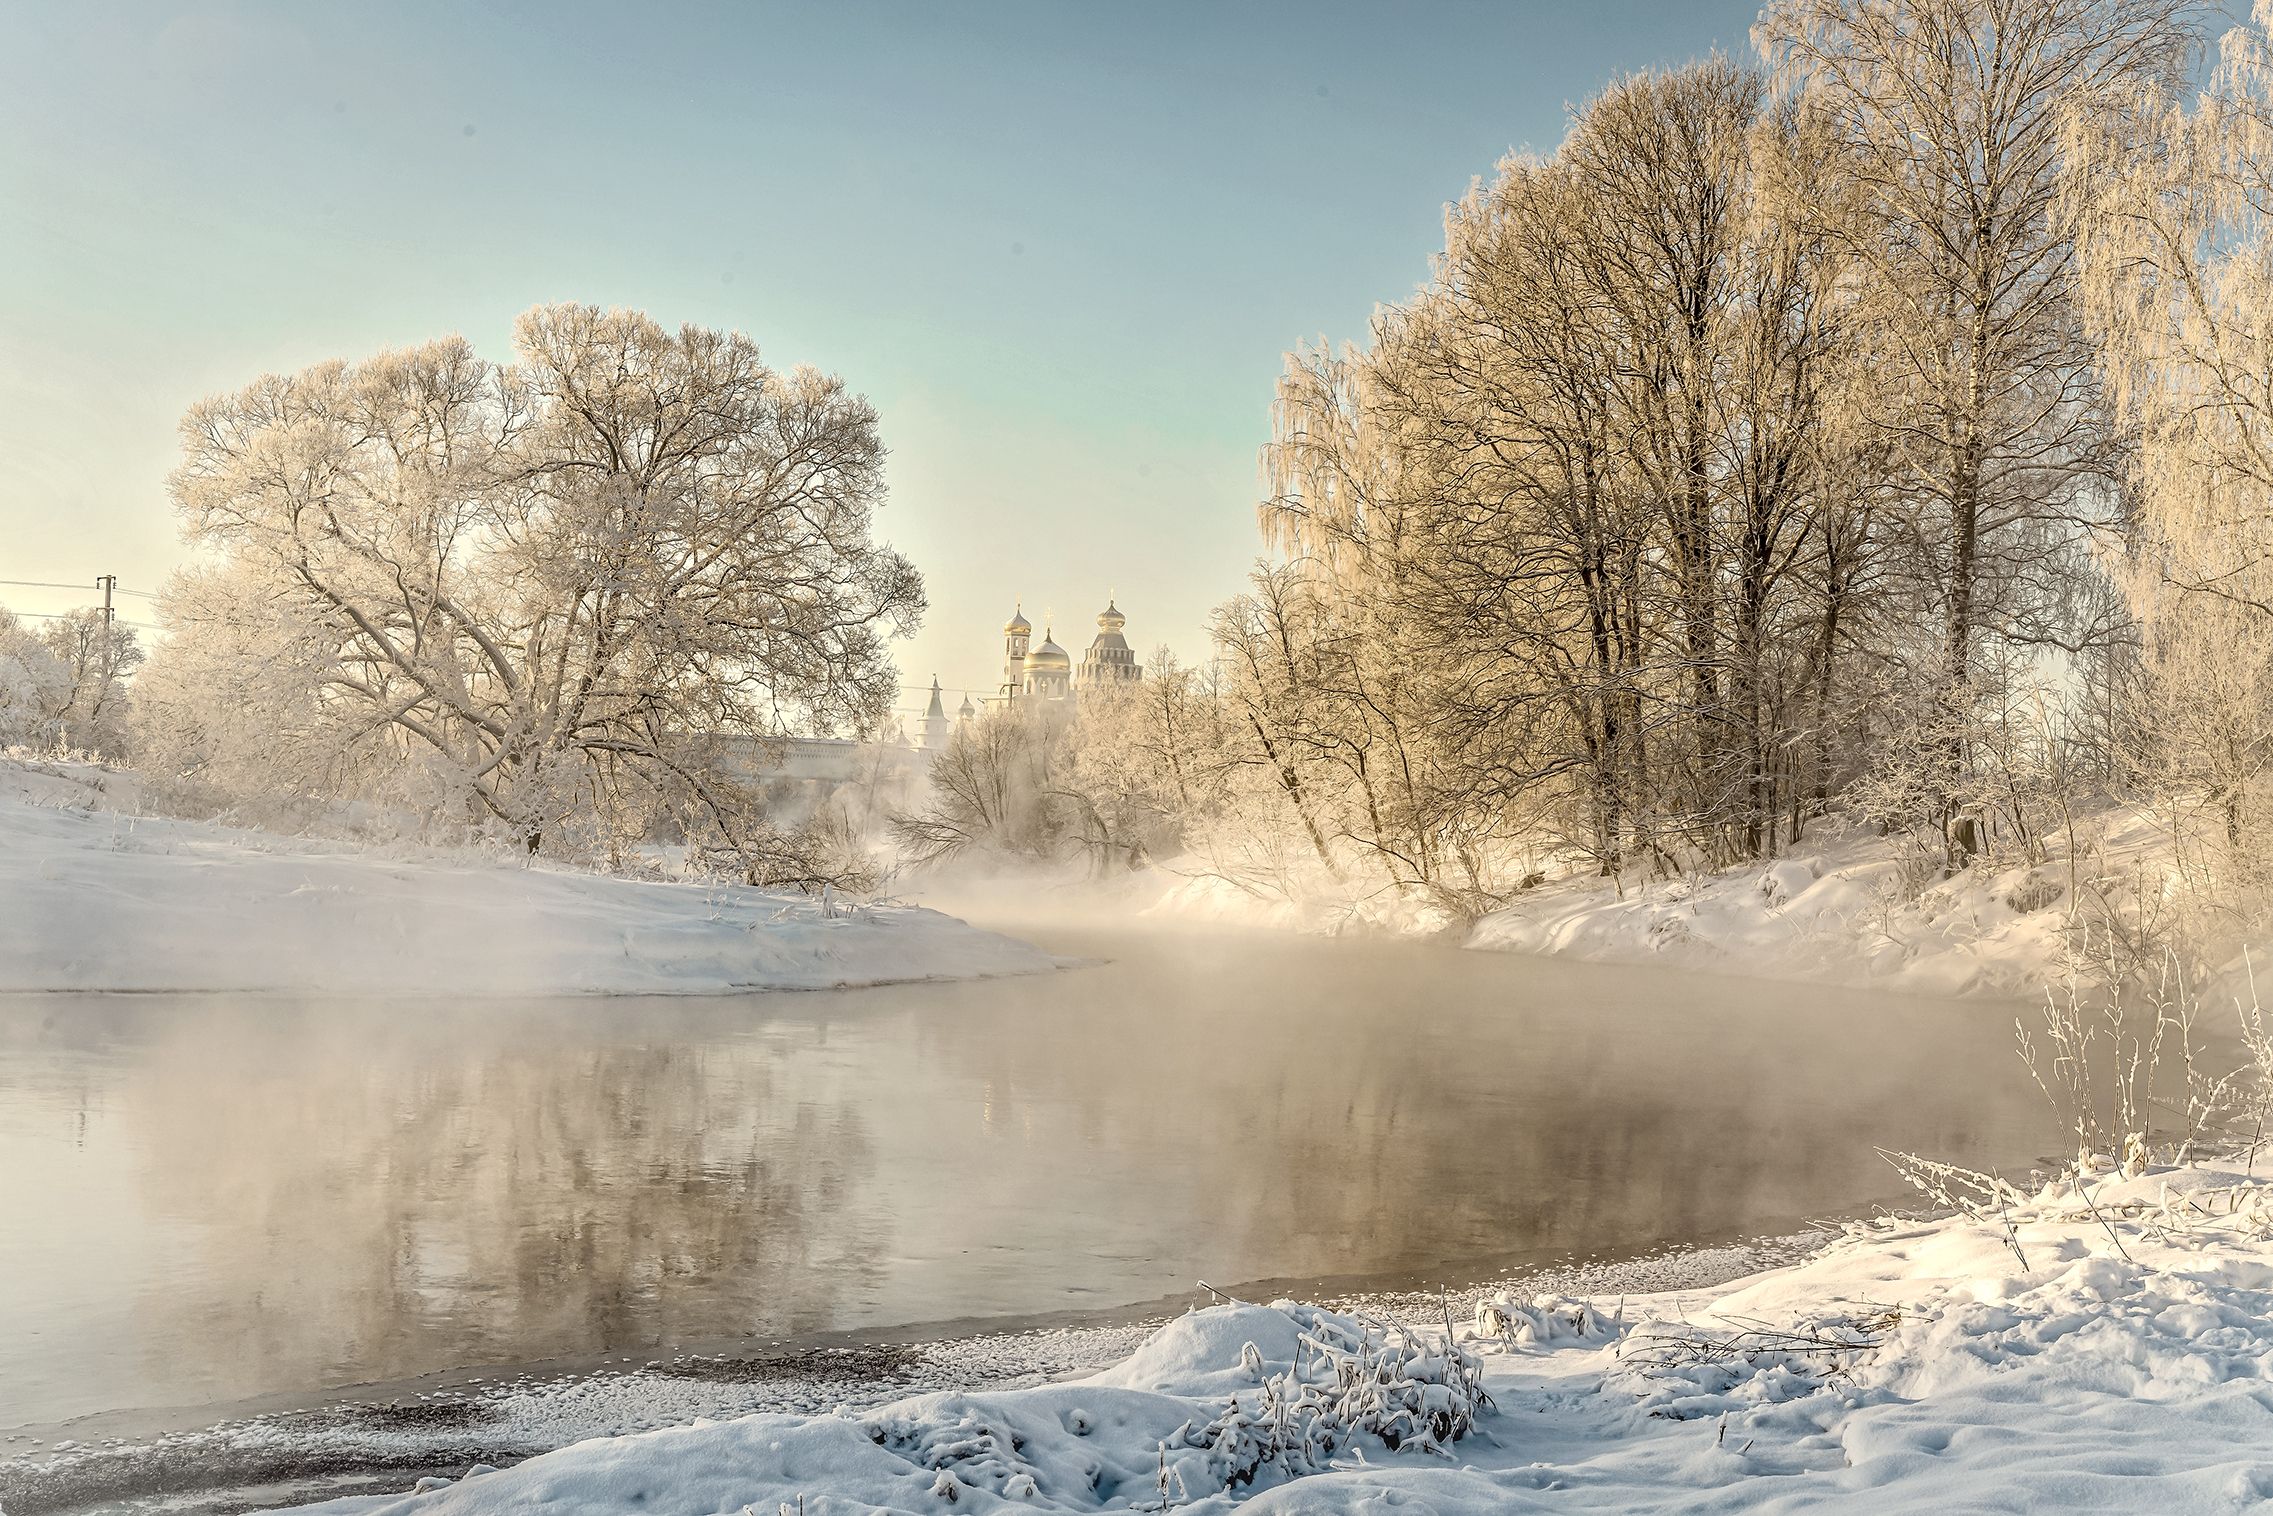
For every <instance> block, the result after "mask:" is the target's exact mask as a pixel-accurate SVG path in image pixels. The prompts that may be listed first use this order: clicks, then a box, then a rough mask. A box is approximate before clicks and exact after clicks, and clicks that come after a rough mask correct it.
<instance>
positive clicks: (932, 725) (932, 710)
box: [923, 674, 968, 753]
mask: <svg viewBox="0 0 2273 1516" xmlns="http://www.w3.org/2000/svg"><path fill="white" fill-rule="evenodd" d="M965 703H966V704H968V702H965ZM948 731H949V727H948V724H947V703H946V701H944V700H943V699H941V698H940V690H939V676H938V675H937V674H934V675H932V676H931V705H930V707H929V708H928V709H927V710H925V711H924V713H923V747H924V751H925V752H927V753H936V752H938V751H939V750H940V749H941V748H943V747H945V746H947V733H948Z"/></svg>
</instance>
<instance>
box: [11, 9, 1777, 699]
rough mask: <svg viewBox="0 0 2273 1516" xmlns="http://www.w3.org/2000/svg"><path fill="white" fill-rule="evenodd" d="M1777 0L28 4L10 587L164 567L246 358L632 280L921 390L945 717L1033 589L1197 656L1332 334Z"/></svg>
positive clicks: (905, 426) (887, 527)
mask: <svg viewBox="0 0 2273 1516" xmlns="http://www.w3.org/2000/svg"><path fill="white" fill-rule="evenodd" d="M1755 8H1756V0H1654V3H1653V0H1583V3H1564V0H1502V3H1498V4H1381V5H1367V6H1359V5H1344V4H1331V3H1322V0H1310V3H1271V4H1262V3H1224V4H1170V3H1144V4H1136V3H1128V4H1119V5H1113V6H1106V5H1102V4H1072V3H1065V4H1027V3H1006V0H1002V3H998V0H988V3H973V4H956V5H948V4H886V3H860V0H849V3H839V4H812V5H796V6H789V5H755V4H750V5H717V6H707V5H661V4H657V5H634V4H630V3H625V4H620V5H613V6H599V5H570V4H522V3H515V0H496V3H486V4H468V5H463V6H440V5H424V4H412V3H396V0H388V3H376V0H374V3H368V4H362V5H355V6H348V5H315V4H282V3H277V4H251V3H176V4H160V3H152V4H141V5H111V4H101V3H88V0H71V3H54V0H0V37H5V38H6V39H7V43H6V46H5V47H4V48H0V580H59V581H65V582H69V583H74V584H77V583H85V582H88V581H90V580H91V579H92V578H93V577H94V576H95V575H96V574H99V573H116V574H118V575H119V577H120V580H121V582H122V583H123V584H124V585H126V586H128V587H129V588H133V589H140V590H153V589H156V588H157V587H158V586H159V585H160V584H161V583H162V582H163V580H164V577H165V575H166V574H167V573H168V572H169V571H170V570H171V569H172V568H173V567H174V566H175V565H176V564H177V563H179V562H180V561H181V558H182V556H183V550H182V548H181V546H180V544H179V542H178V539H177V537H176V533H175V524H174V519H173V514H172V510H171V508H170V507H169V505H168V504H167V502H166V498H165V489H164V480H165V475H166V472H167V470H168V469H169V468H170V467H171V466H172V462H173V448H174V439H173V427H174V422H175V420H176V419H177V418H178V417H179V416H180V414H181V412H182V411H183V409H184V408H185V407H186V406H187V405H188V404H189V403H190V402H191V401H193V400H194V399H196V398H197V397H198V396H200V395H202V394H207V393H211V392H213V391H216V390H221V389H226V388H234V387H236V386H238V385H241V384H243V383H246V382H247V381H249V380H250V379H252V378H253V377H254V376H256V375H257V374H259V373H261V372H263V371H272V370H290V369H294V368H298V367H300V366H303V365H305V364H309V363H313V362H316V361H318V360H321V359H324V358H329V357H335V356H336V357H348V356H356V355H361V354H364V353H368V352H370V351H372V350H374V349H376V348H379V347H382V346H387V345H393V344H402V343H409V342H415V341H419V340H422V339H425V338H428V337H433V336H438V335H441V334H443V333H446V332H452V331H456V332H463V333H465V334H466V335H467V336H468V337H470V338H471V339H473V341H474V342H475V344H476V345H477V347H479V348H480V349H481V350H482V351H484V352H485V353H486V354H488V355H489V356H491V357H493V358H505V357H508V356H509V351H508V348H507V345H506V339H507V334H508V332H509V330H510V326H511V321H512V318H513V316H514V315H515V314H516V313H517V312H519V311H521V310H523V309H525V308H526V307H528V306H530V305H533V304H535V303H537V302H539V301H547V300H585V301H592V302H596V303H599V304H603V305H633V306H639V307H642V308H644V309H646V310H647V311H649V312H650V313H651V314H653V315H654V316H656V317H657V318H659V319H661V320H662V321H664V322H666V323H668V324H674V325H675V324H677V323H679V322H683V321H693V322H699V323H703V324H708V325H715V326H731V327H737V328H740V329H742V330H744V331H747V332H749V333H750V334H751V335H753V336H754V337H756V338H757V340H758V341H759V343H760V344H761V346H762V347H763V349H764V351H765V353H766V356H767V357H768V359H769V360H770V361H772V362H774V363H776V364H782V365H786V364H789V363H795V362H807V363H812V364H815V365H817V366H820V367H822V368H826V369H829V370H832V371H834V372H837V373H840V374H842V375H843V376H844V377H845V379H846V380H847V381H848V382H849V383H850V384H851V385H852V387H853V388H855V389H857V390H859V391H860V392H862V393H864V394H865V395H867V396H868V397H869V398H870V399H871V400H872V401H873V402H875V404H876V406H877V408H878V410H879V412H880V413H881V415H882V419H883V431H884V438H885V442H886V444H887V446H889V448H890V449H891V453H892V456H891V463H890V483H891V499H890V503H889V504H888V506H887V507H886V508H885V510H884V511H883V512H882V513H881V515H880V518H879V526H880V531H881V535H883V536H884V537H885V538H887V539H888V540H889V541H891V542H893V543H894V544H895V545H897V546H898V547H899V548H900V549H901V550H903V551H904V552H906V553H907V554H908V555H909V556H910V557H911V558H913V559H914V560H915V562H916V563H917V565H918V566H919V567H920V568H921V569H922V570H923V572H924V575H925V578H926V580H927V583H928V586H929V590H930V597H931V610H930V613H929V615H928V616H927V617H926V619H925V624H924V627H923V630H922V631H921V632H920V633H919V634H918V635H917V637H916V638H915V639H913V640H912V641H911V642H908V643H905V644H902V646H901V650H900V666H901V668H902V669H903V671H904V672H905V674H906V678H907V686H908V687H907V688H906V689H905V690H904V691H903V694H902V700H901V704H902V706H903V707H912V706H913V705H915V704H916V703H917V692H918V690H919V689H920V688H924V687H928V685H929V682H930V678H931V676H932V674H933V673H935V672H936V673H937V674H939V675H940V676H941V678H942V679H943V680H944V681H945V682H946V683H947V685H948V686H949V687H950V688H951V689H960V688H964V687H970V688H973V689H976V690H978V691H980V692H982V693H985V692H991V690H992V688H993V686H994V684H995V682H996V681H997V679H998V678H999V668H1000V661H1001V652H1000V649H1001V637H1000V627H1001V624H1002V622H1003V620H1004V618H1005V617H1006V616H1007V615H1008V614H1009V612H1010V608H1011V604H1012V601H1013V599H1014V598H1017V597H1021V596H1022V597H1023V598H1024V601H1025V605H1026V608H1027V613H1028V614H1029V615H1030V616H1032V617H1033V618H1034V619H1035V621H1036V622H1037V624H1039V623H1040V622H1041V621H1042V619H1043V617H1044V615H1045V614H1054V617H1055V620H1056V624H1057V627H1058V632H1059V636H1058V640H1059V641H1060V642H1061V643H1063V644H1065V645H1066V646H1067V647H1068V648H1071V649H1073V650H1074V651H1075V654H1076V656H1078V655H1079V649H1080V648H1081V647H1082V646H1084V645H1086V643H1087V641H1088V638H1089V637H1090V636H1091V635H1092V634H1093V632H1094V625H1093V618H1094V616H1095V614H1096V612H1097V610H1098V609H1099V608H1100V607H1101V606H1102V605H1103V603H1104V599H1105V596H1106V593H1107V592H1108V591H1111V592H1112V593H1114V594H1115V595H1117V597H1118V599H1119V602H1120V605H1121V608H1122V609H1123V610H1124V611H1126V612H1127V613H1128V616H1129V628H1128V631H1129V637H1130V640H1131V641H1132V642H1133V643H1135V644H1136V645H1137V646H1138V648H1139V649H1140V651H1143V652H1149V651H1150V650H1151V649H1152V648H1153V647H1154V646H1155V645H1157V644H1159V643H1161V642H1166V643H1168V644H1169V645H1171V646H1173V647H1175V648H1176V649H1177V650H1178V651H1179V652H1180V653H1183V654H1185V655H1187V656H1189V655H1192V654H1195V653H1198V652H1200V651H1202V650H1203V649H1204V646H1205V638H1204V632H1203V628H1204V625H1205V622H1206V616H1207V612H1208V610H1209V608H1210V607H1211V606H1213V605H1214V604H1216V603H1217V602H1219V601H1220V600H1222V599H1223V598H1224V597H1225V596H1227V595H1229V594H1231V593H1233V592H1234V591H1235V590H1237V588H1238V587H1239V582H1240V577H1241V575H1242V573H1243V572H1244V570H1245V567H1246V565H1247V563H1248V562H1249V560H1251V559H1252V558H1253V556H1254V554H1255V552H1256V548H1257V539H1256V535H1255V527H1254V511H1253V506H1254V499H1255V493H1256V452H1257V449H1258V447H1259V446H1260V444H1261V443H1262V442H1263V441H1264V439H1265V438H1266V436H1267V435H1268V430H1269V414H1268V410H1269V403H1270V394H1271V383H1272V380H1273V377H1274V376H1275V375H1276V373H1277V371H1278V369H1279V366H1280V359H1281V355H1282V354H1283V352H1284V351H1285V350H1286V348H1287V347H1288V346H1289V345H1291V344H1293V343H1295V342H1298V341H1302V340H1307V339H1310V338H1314V337H1317V336H1321V335H1325V336H1330V337H1333V338H1335V339H1337V340H1339V339H1342V338H1346V337H1351V336H1361V335H1362V334H1363V332H1364V328H1365V322H1366V319H1367V317H1368V314H1369V313H1370V312H1371V311H1372V309H1373V308H1374V307H1375V305H1377V304H1378V303H1381V302H1384V301H1394V300H1398V299H1401V298H1403V297H1405V296H1406V295H1408V294H1409V293H1410V292H1411V291H1412V290H1413V288H1414V287H1415V286H1416V285H1418V284H1419V283H1420V282H1421V281H1422V280H1423V279H1424V278H1426V276H1427V273H1428V260H1429V255H1430V254H1431V252H1432V251H1434V250H1435V249H1437V248H1438V247H1439V246H1441V243H1442V217H1443V209H1444V206H1445V203H1446V202H1447V201H1449V200H1452V199H1454V198H1456V197H1457V196H1459V195H1460V194H1461V193H1462V192H1463V191H1464V190H1465V189H1466V187H1467V185H1468V183H1469V181H1470V180H1471V178H1473V177H1474V176H1476V175H1479V174H1487V173H1489V172H1490V170H1491V168H1492V166H1493V164H1494V162H1495V161H1496V160H1497V159H1498V158H1499V157H1500V156H1501V155H1502V154H1504V153H1506V152H1507V151H1508V150H1510V149H1511V148H1531V149H1539V150H1546V149H1551V148H1552V147H1553V146H1554V145H1555V143H1556V142H1557V141H1559V140H1560V138H1561V136H1562V134H1563V130H1564V124H1565V119H1566V112H1567V109H1568V107H1569V106H1570V105H1571V104H1573V103H1576V102H1578V101H1582V100H1584V99H1585V98H1586V97H1588V96H1589V95H1591V94H1593V93H1594V92H1595V91H1596V90H1597V89H1599V88H1600V87H1601V86H1602V85H1603V84H1604V83H1605V82H1607V81H1608V80H1609V79H1611V78H1612V77H1614V76H1615V75H1617V74H1619V73H1622V72H1624V71H1627V70H1631V69H1635V68H1640V67H1645V66H1649V65H1654V64H1662V63H1670V62H1678V61H1680V60H1683V59H1686V58H1690V57H1693V56H1696V55H1698V54H1701V53H1704V52H1706V51H1708V50H1710V49H1712V48H1714V47H1716V46H1717V47H1719V48H1721V49H1723V50H1725V51H1729V52H1733V53H1742V52H1744V51H1745V50H1746V48H1747V42H1746V32H1747V29H1748V27H1749V25H1750V23H1751V20H1752V16H1753V13H1754V10H1755ZM84 598H85V597H84V596H81V595H79V594H76V593H68V592H47V591H39V590H29V589H22V588H18V587H13V586H9V585H5V584H0V604H7V605H10V606H12V607H16V608H18V609H25V610H33V611H53V610H59V609H62V608H64V607H65V606H67V605H70V604H76V603H80V602H81V601H82V600H83V599H84ZM123 604H124V605H125V607H126V612H125V613H126V614H128V615H129V616H130V617H136V618H142V619H146V618H147V616H148V614H149V612H148V602H147V601H141V602H136V601H132V600H129V601H126V602H123ZM950 704H951V705H952V697H951V698H950Z"/></svg>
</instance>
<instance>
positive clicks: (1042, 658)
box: [1026, 631, 1073, 670]
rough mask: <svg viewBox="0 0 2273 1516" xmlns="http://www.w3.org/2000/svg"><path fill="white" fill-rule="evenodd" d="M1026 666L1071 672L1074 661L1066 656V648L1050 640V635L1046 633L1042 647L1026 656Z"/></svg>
mask: <svg viewBox="0 0 2273 1516" xmlns="http://www.w3.org/2000/svg"><path fill="white" fill-rule="evenodd" d="M1026 666H1027V667H1028V668H1030V669H1069V670H1070V669H1071V668H1072V667H1073V660H1072V659H1071V658H1068V657H1067V656H1066V652H1065V649H1064V648H1062V647H1059V646H1058V645H1057V644H1056V643H1055V642H1052V641H1051V640H1050V634H1049V633H1048V632H1047V631H1045V632H1043V633H1042V645H1041V646H1040V647H1037V648H1035V649H1034V650H1033V651H1032V652H1030V653H1028V654H1027V655H1026Z"/></svg>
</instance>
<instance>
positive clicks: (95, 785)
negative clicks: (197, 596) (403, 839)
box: [0, 759, 1056, 995]
mask: <svg viewBox="0 0 2273 1516" xmlns="http://www.w3.org/2000/svg"><path fill="white" fill-rule="evenodd" d="M134 799H135V797H134V787H133V784H132V778H131V776H130V775H121V774H118V773H115V772H113V771H108V770H103V769H97V768H92V767H88V766H84V765H72V764H45V763H40V764H27V763H20V762H14V761H10V760H4V759H0V992H11V991H42V990H101V991H160V990H184V991H215V990H231V991H251V992H263V993H327V994H386V995H567V994H723V993H729V992H734V991H742V990H790V989H797V990H802V989H829V988H835V987H838V986H848V985H865V984H885V983H897V982H902V981H908V980H924V979H966V978H975V977H980V976H985V975H995V974H1019V973H1033V972H1038V971H1041V970H1045V969H1049V968H1051V967H1053V966H1055V964H1056V960H1055V959H1053V958H1052V957H1051V956H1050V955H1048V954H1046V953H1044V952H1042V951H1041V950H1040V949H1038V948H1035V947H1032V946H1029V945H1028V944H1026V943H1023V942H1019V941H1016V940H1015V939H1012V938H1009V937H1004V936H1001V935H999V934H996V933H993V932H986V931H980V930H978V929H976V928H974V927H971V926H969V925H966V924H965V923H963V922H961V921H958V920H956V919H954V918H953V917H951V916H946V915H942V914H940V913H939V912H936V911H930V910H925V909H922V908H920V907H915V906H908V905H900V904H893V903H860V902H846V901H826V902H824V901H821V900H817V899H812V898H808V897H805V896H799V895H790V894H775V893H769V892H765V891H759V890H752V889H744V888H737V887H731V886H712V885H703V884H679V883H658V882H649V881H642V880H632V879H620V878H612V877H608V876H604V875H597V874H581V873H571V872H566V871H561V870H556V869H549V868H543V867H523V866H518V865H516V864H514V863H512V862H510V861H502V860H491V859H488V858H484V857H477V856H470V855H448V854H443V855H435V854H421V853H416V852H407V851H404V850H400V849H397V850H394V851H392V852H390V853H387V854H385V855H378V854H373V853H368V852H363V851H359V850H358V849H356V848H355V847H353V846H351V845H348V844H344V843H335V842H324V841H316V840H311V839H306V838H297V837H281V836H275V835H272V834H268V833H262V832H253V831H245V830H240V829H237V828H232V827H224V826H216V825H211V824H207V823H202V822H191V821H178V820H170V819H165V818H157V817H150V816H143V815H137V814H135V811H136V809H137V807H136V805H135V803H134Z"/></svg>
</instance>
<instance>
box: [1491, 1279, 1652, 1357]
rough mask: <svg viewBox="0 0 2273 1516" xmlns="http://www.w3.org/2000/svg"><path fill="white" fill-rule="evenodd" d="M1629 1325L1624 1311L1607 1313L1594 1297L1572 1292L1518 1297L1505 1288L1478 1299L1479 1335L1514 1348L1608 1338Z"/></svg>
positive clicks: (1592, 1341) (1602, 1340) (1597, 1340)
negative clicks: (1497, 1292)
mask: <svg viewBox="0 0 2273 1516" xmlns="http://www.w3.org/2000/svg"><path fill="white" fill-rule="evenodd" d="M1625 1329H1626V1322H1625V1317H1624V1316H1623V1315H1622V1314H1620V1315H1611V1316H1605V1315H1603V1314H1602V1312H1601V1310H1600V1308H1599V1307H1597V1306H1596V1305H1595V1303H1594V1302H1593V1301H1591V1300H1577V1299H1573V1298H1572V1297H1571V1296H1568V1295H1534V1296H1532V1297H1531V1298H1530V1299H1529V1300H1518V1299H1516V1298H1515V1297H1514V1296H1513V1295H1510V1294H1508V1293H1506V1292H1505V1291H1502V1292H1501V1293H1499V1294H1497V1295H1493V1296H1491V1297H1489V1298H1487V1299H1484V1300H1479V1301H1477V1302H1476V1335H1477V1336H1479V1337H1494V1338H1498V1339H1499V1340H1500V1341H1501V1342H1502V1343H1504V1344H1506V1345H1507V1346H1508V1347H1510V1348H1517V1347H1544V1346H1546V1345H1548V1344H1550V1343H1552V1344H1556V1345H1558V1346H1559V1345H1562V1344H1565V1343H1594V1342H1608V1341H1611V1340H1612V1339H1613V1338H1615V1337H1617V1335H1618V1334H1619V1333H1621V1332H1623V1331H1624V1330H1625Z"/></svg>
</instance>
